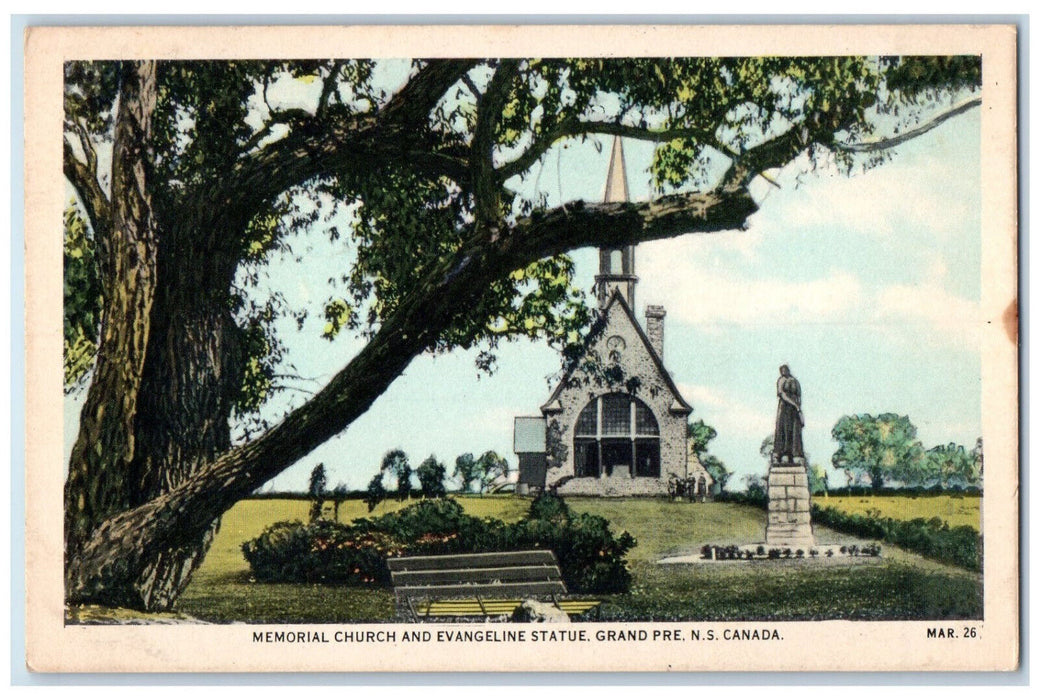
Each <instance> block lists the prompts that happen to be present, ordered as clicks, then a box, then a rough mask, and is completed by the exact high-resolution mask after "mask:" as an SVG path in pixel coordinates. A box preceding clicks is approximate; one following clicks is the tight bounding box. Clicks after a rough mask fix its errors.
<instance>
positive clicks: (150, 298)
mask: <svg viewBox="0 0 1040 700" xmlns="http://www.w3.org/2000/svg"><path fill="white" fill-rule="evenodd" d="M154 106H155V66H154V64H151V63H140V64H128V65H127V66H126V67H125V69H124V76H123V87H122V90H121V93H120V106H119V112H118V115H117V120H116V124H117V125H116V141H115V145H114V152H113V187H112V197H111V200H112V209H113V213H114V215H113V227H112V231H111V233H110V234H109V235H106V236H102V235H99V236H98V240H99V245H100V247H101V250H102V269H101V273H102V283H103V285H104V297H105V299H104V321H103V324H102V328H101V340H100V344H99V352H98V361H97V367H96V369H95V374H94V379H93V381H92V383H91V387H90V390H89V393H88V396H87V401H86V404H85V406H84V409H83V413H82V416H81V420H80V432H79V435H78V437H77V441H76V444H75V446H74V448H73V453H72V458H71V460H70V465H69V477H68V480H67V482H66V490H65V496H66V498H65V503H66V509H65V510H66V517H65V537H66V569H65V578H66V594H67V599H68V600H69V601H70V602H87V601H89V602H94V603H103V604H107V605H113V606H120V607H131V608H137V609H144V610H165V609H168V608H169V607H170V606H171V605H172V604H173V601H174V600H176V598H177V596H178V595H179V594H180V593H181V592H182V591H183V589H184V587H185V586H186V585H187V583H188V581H189V579H190V576H191V574H192V573H193V572H194V570H195V569H196V568H197V567H198V565H199V564H200V563H201V561H202V557H203V556H204V554H205V552H206V550H207V548H208V547H209V543H210V542H211V540H212V536H213V534H214V533H215V531H216V528H217V525H218V521H217V520H216V519H215V518H208V519H206V521H205V522H202V523H193V527H192V533H193V534H192V537H190V538H187V539H186V540H185V541H183V542H181V543H179V544H178V545H177V546H176V547H170V548H165V549H153V550H150V551H149V552H147V553H146V554H145V556H144V557H143V558H142V561H141V562H140V566H139V567H138V570H137V571H136V572H135V574H134V575H132V576H120V577H118V583H116V582H115V581H113V585H109V586H106V587H105V588H104V589H101V590H95V591H94V595H91V596H87V597H82V596H80V595H78V594H77V591H82V590H83V585H82V583H83V582H82V577H83V572H82V570H81V568H80V567H79V566H77V564H76V561H77V560H78V556H79V554H80V553H81V551H82V548H83V544H84V542H85V541H87V540H89V538H90V537H92V536H93V535H94V533H95V530H96V529H97V527H98V526H99V525H100V524H101V523H102V522H104V521H105V520H106V519H108V518H110V517H111V516H113V515H115V514H117V513H120V512H124V511H127V510H130V509H133V508H135V507H138V506H140V505H142V504H144V503H147V502H149V501H151V500H153V499H155V498H157V497H160V496H162V495H163V494H165V493H168V492H169V491H170V490H172V489H174V488H175V487H177V486H179V485H181V484H182V483H184V481H185V480H187V479H188V478H189V477H191V476H192V475H193V474H194V473H195V472H196V471H197V470H198V469H199V468H200V467H201V466H202V465H203V464H205V463H207V462H211V461H212V460H213V459H215V458H216V456H217V455H219V454H221V453H222V452H225V451H227V450H228V449H229V447H230V444H231V440H230V431H229V416H230V413H231V408H232V403H233V401H234V396H235V391H236V390H237V388H238V387H239V386H240V382H241V375H240V371H241V366H242V362H241V358H240V357H239V347H240V343H239V342H238V338H239V336H240V331H239V330H238V328H237V327H236V325H235V323H234V319H233V318H232V316H231V313H230V310H229V303H228V289H229V287H230V284H231V279H232V276H233V275H234V270H235V265H236V260H237V258H236V256H235V255H234V254H233V253H232V252H231V251H227V250H219V249H215V248H218V247H219V245H220V243H221V242H224V241H228V240H232V239H233V237H231V236H227V235H215V234H214V231H216V230H217V229H218V228H220V224H218V223H215V222H214V221H213V220H212V219H213V217H212V216H209V217H195V216H191V215H190V211H189V212H186V211H184V210H180V211H178V212H176V213H173V214H172V215H171V213H166V212H162V210H161V206H159V205H158V204H157V203H156V202H154V201H153V198H152V196H151V193H150V192H149V184H150V183H149V181H148V162H147V158H148V153H147V147H148V144H149V139H150V136H151V113H152V110H153V109H154ZM195 211H220V212H221V214H223V215H226V214H227V212H226V211H221V210H220V208H219V207H205V206H197V207H195ZM203 227H205V230H207V231H208V232H209V235H205V236H200V235H198V231H199V230H200V229H202V228H203ZM160 231H161V235H159V232H160ZM225 231H226V229H225ZM222 232H223V231H222ZM100 233H102V232H99V234H100Z"/></svg>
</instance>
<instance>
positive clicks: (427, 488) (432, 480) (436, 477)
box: [415, 455, 448, 498]
mask: <svg viewBox="0 0 1040 700" xmlns="http://www.w3.org/2000/svg"><path fill="white" fill-rule="evenodd" d="M447 471H448V470H447V468H445V466H444V465H443V464H442V463H441V462H438V461H437V458H436V457H435V456H433V455H430V456H429V457H427V458H426V459H424V460H423V463H422V464H420V465H419V468H418V469H416V470H415V474H416V476H418V477H419V489H420V490H421V491H422V495H423V498H440V497H441V496H443V495H444V494H445V493H447V489H445V488H444V477H445V476H446V474H447Z"/></svg>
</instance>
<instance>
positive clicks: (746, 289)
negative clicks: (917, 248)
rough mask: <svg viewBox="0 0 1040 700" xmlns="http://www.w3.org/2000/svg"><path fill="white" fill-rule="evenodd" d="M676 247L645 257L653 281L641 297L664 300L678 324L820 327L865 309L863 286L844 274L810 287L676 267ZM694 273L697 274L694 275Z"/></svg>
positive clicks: (715, 268) (649, 252)
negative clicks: (799, 325) (808, 325)
mask: <svg viewBox="0 0 1040 700" xmlns="http://www.w3.org/2000/svg"><path fill="white" fill-rule="evenodd" d="M684 253H685V251H682V250H681V249H678V248H676V246H674V245H665V246H656V247H654V248H653V250H650V249H649V246H648V250H647V251H646V252H645V254H644V255H645V256H646V258H647V263H648V267H649V268H650V269H653V270H654V273H653V275H652V276H648V277H647V279H646V281H645V282H641V283H640V285H641V287H643V289H642V290H641V293H643V294H646V298H647V299H654V300H655V301H657V300H660V301H659V302H658V303H663V304H665V306H666V307H667V308H668V312H669V314H670V316H671V317H672V318H674V319H675V320H676V321H677V322H679V323H690V324H697V325H698V326H699V327H700V328H701V329H702V330H710V326H711V325H714V324H728V325H733V324H736V325H755V324H763V323H784V324H797V323H821V322H827V321H834V320H840V319H842V318H845V317H847V316H848V314H849V313H851V312H852V311H853V310H854V309H856V308H857V307H859V306H860V305H861V304H862V303H863V285H862V283H861V282H860V280H859V279H857V278H856V277H855V276H854V275H853V274H851V273H850V272H847V271H845V270H831V271H830V272H828V273H827V274H826V275H825V276H823V277H820V278H817V279H812V280H806V281H797V282H793V281H787V280H784V279H782V278H780V279H778V278H777V277H775V276H768V277H757V276H749V275H746V274H743V275H741V274H736V273H734V272H732V271H731V270H726V269H724V268H722V267H721V266H710V267H697V266H692V265H681V264H676V262H677V260H680V259H681V258H680V257H679V256H681V255H684ZM691 270H692V271H693V272H691Z"/></svg>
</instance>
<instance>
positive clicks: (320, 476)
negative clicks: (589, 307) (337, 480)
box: [307, 463, 328, 523]
mask: <svg viewBox="0 0 1040 700" xmlns="http://www.w3.org/2000/svg"><path fill="white" fill-rule="evenodd" d="M327 485H328V477H327V476H326V475H325V465H324V464H323V463H318V466H316V467H314V469H312V470H311V481H310V484H309V485H308V487H307V494H308V495H309V496H310V497H311V512H310V519H311V522H312V523H313V522H317V521H318V520H320V519H321V506H322V505H323V504H324V503H325V487H326V486H327Z"/></svg>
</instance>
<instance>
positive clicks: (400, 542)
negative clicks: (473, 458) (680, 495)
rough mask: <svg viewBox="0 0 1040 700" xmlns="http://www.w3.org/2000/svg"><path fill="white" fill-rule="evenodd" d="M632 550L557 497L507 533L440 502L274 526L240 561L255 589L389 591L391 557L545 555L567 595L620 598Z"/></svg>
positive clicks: (604, 524)
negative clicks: (304, 586) (341, 586)
mask: <svg viewBox="0 0 1040 700" xmlns="http://www.w3.org/2000/svg"><path fill="white" fill-rule="evenodd" d="M542 516H544V517H542ZM635 544H636V541H635V539H634V538H633V537H632V536H631V535H630V534H629V533H627V532H622V533H621V534H619V535H616V536H615V535H614V534H613V533H612V532H611V531H610V523H609V522H608V521H607V520H606V519H604V518H601V517H599V516H595V515H588V514H585V513H579V514H577V515H574V514H572V513H571V512H570V509H569V508H568V507H567V506H566V504H565V503H563V501H562V499H560V498H559V497H556V496H551V497H546V498H545V499H544V500H543V499H536V501H535V502H534V503H532V505H531V510H530V512H529V514H528V517H527V518H526V519H524V520H521V521H520V522H518V523H513V524H509V525H507V524H505V523H503V522H502V521H500V520H496V519H494V518H476V517H474V516H471V515H467V514H466V513H465V512H464V511H463V509H462V506H461V505H459V504H458V502H456V501H454V500H452V499H446V498H441V499H431V500H425V501H420V502H419V503H416V504H414V505H411V506H409V507H407V508H403V509H401V510H399V511H396V512H394V513H388V514H386V515H383V516H380V517H378V518H361V519H358V520H356V521H355V522H354V523H353V524H351V525H340V524H338V523H332V522H326V521H319V522H317V523H312V524H309V525H305V524H303V523H300V522H292V523H287V522H282V523H276V524H275V525H272V526H271V527H269V528H267V529H266V530H264V532H263V533H262V534H261V535H260V536H259V537H257V538H256V539H254V540H250V541H248V542H245V543H243V545H242V553H243V554H244V556H245V558H246V560H247V561H248V562H249V566H250V568H251V569H252V571H253V576H254V577H255V578H256V579H257V580H258V581H264V582H328V583H350V584H359V585H363V584H370V583H376V584H380V585H389V582H390V577H389V571H388V569H387V566H386V559H387V557H391V556H399V555H406V554H407V555H416V554H456V553H463V552H495V551H509V550H516V549H549V550H552V551H553V552H554V553H555V554H556V559H557V561H558V562H559V564H560V571H561V574H562V576H563V580H564V582H565V583H566V584H567V588H568V590H570V591H572V592H575V593H578V592H581V593H623V592H625V591H627V590H628V589H629V587H630V586H631V575H630V574H629V572H628V566H627V562H626V561H625V554H626V553H627V552H628V551H629V550H630V549H632V547H634V546H635Z"/></svg>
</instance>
